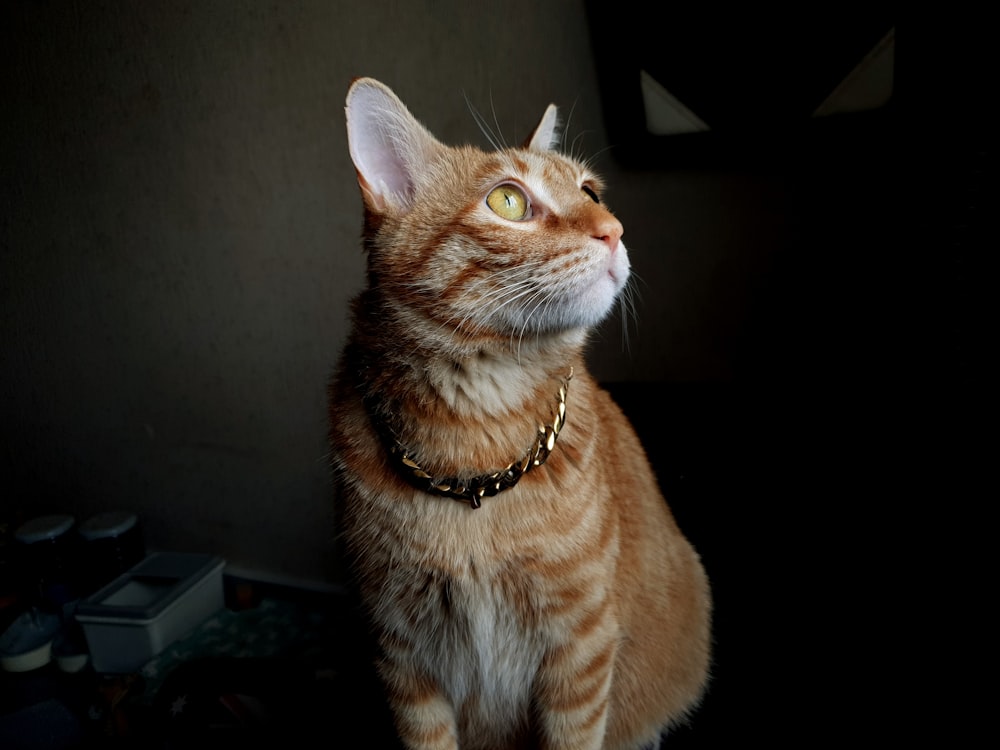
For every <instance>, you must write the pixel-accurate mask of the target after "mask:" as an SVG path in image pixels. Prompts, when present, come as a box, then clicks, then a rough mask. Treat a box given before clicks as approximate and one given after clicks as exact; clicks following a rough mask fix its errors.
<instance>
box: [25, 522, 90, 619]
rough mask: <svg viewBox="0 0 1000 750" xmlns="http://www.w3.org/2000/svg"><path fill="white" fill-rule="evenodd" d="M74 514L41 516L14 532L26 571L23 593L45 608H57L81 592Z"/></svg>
mask: <svg viewBox="0 0 1000 750" xmlns="http://www.w3.org/2000/svg"><path fill="white" fill-rule="evenodd" d="M75 525H76V520H75V519H74V518H73V516H70V515H65V514H55V515H50V516H38V517H37V518H32V519H31V520H28V521H25V522H24V523H23V524H21V525H20V526H19V527H18V528H17V531H15V532H14V541H15V543H16V545H17V557H18V559H19V560H20V562H21V570H22V571H24V573H23V574H24V580H23V586H24V589H25V590H24V596H25V597H26V598H27V600H28V601H29V602H31V603H33V604H37V605H39V606H41V607H43V608H46V609H58V608H60V607H62V605H64V604H66V603H67V602H70V601H72V600H74V599H76V598H77V597H78V596H79V586H78V584H79V578H78V572H79V571H78V565H77V563H78V547H77V539H76V537H75V535H74V534H72V533H71V531H72V530H73V527H74V526H75Z"/></svg>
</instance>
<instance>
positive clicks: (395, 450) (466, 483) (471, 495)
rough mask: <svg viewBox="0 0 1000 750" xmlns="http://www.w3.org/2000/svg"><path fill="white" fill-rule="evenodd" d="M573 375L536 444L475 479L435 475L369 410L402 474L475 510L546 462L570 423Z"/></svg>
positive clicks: (561, 388)
mask: <svg viewBox="0 0 1000 750" xmlns="http://www.w3.org/2000/svg"><path fill="white" fill-rule="evenodd" d="M572 377H573V368H572V367H571V368H570V370H569V374H568V375H567V376H566V377H565V378H564V379H563V381H562V385H560V386H559V392H558V398H557V402H556V409H555V413H554V415H553V417H552V421H551V424H544V425H539V426H538V434H537V436H536V437H535V444H534V445H533V446H532V447H531V449H530V450H529V451H528V452H527V453H525V454H524V456H522V457H521V458H520V459H519V460H517V461H511V462H510V463H509V464H507V466H505V467H504V468H502V469H500V471H495V472H493V473H492V474H482V475H480V476H478V477H472V478H471V479H458V478H447V479H440V478H437V477H433V476H431V474H429V473H428V472H426V471H425V470H424V469H423V467H421V466H420V464H418V463H417V462H416V461H414V460H413V459H412V458H411V457H410V454H409V452H408V451H407V450H406V448H405V447H404V446H403V445H402V444H401V443H400V442H399V440H398V439H397V438H396V436H395V435H394V434H393V433H392V430H391V429H390V428H389V427H388V425H386V424H385V423H384V422H383V421H381V420H379V419H377V418H376V417H375V412H374V411H373V410H372V409H370V408H369V410H368V413H369V415H370V416H371V419H372V422H373V423H374V424H375V427H376V428H377V429H378V432H379V434H380V436H381V437H382V441H383V442H384V443H385V445H386V448H387V449H388V452H389V458H390V460H391V462H392V464H393V467H394V468H395V469H396V471H397V472H398V473H399V475H400V476H401V477H402V478H403V479H405V480H406V481H407V482H409V483H410V484H412V485H413V486H414V487H416V488H417V489H420V490H423V491H424V492H428V493H430V494H432V495H438V496H441V497H450V498H452V499H454V500H460V501H462V502H465V503H468V504H469V505H470V506H471V507H472V508H473V509H475V508H478V507H480V505H482V499H483V498H484V497H492V496H493V495H496V494H499V493H500V492H503V491H504V490H506V489H510V488H511V487H513V486H514V485H515V484H517V483H518V482H519V481H520V479H521V477H522V476H524V475H525V474H527V473H528V472H529V471H531V470H532V469H533V468H535V467H536V466H541V465H542V464H543V463H545V461H546V459H547V458H548V457H549V454H550V453H551V452H552V449H553V448H554V447H555V444H556V438H557V437H559V432H560V431H561V430H562V428H563V425H565V424H566V392H567V390H568V389H569V381H570V379H571V378H572Z"/></svg>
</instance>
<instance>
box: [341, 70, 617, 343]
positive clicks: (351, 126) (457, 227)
mask: <svg viewBox="0 0 1000 750" xmlns="http://www.w3.org/2000/svg"><path fill="white" fill-rule="evenodd" d="M346 112H347V132H348V140H349V145H350V153H351V158H352V160H353V161H354V165H355V168H356V169H357V175H358V183H359V185H360V187H361V194H362V198H363V201H364V206H365V217H366V220H365V238H364V239H365V247H366V249H367V251H368V254H369V259H368V262H369V279H370V283H371V285H372V286H377V287H378V289H379V293H380V294H381V295H382V296H383V298H384V299H385V300H387V301H388V302H389V303H390V304H391V305H395V306H398V307H399V308H400V309H405V310H406V311H407V314H412V313H417V315H419V316H421V317H422V318H423V319H424V320H427V321H429V322H431V323H432V324H435V325H437V326H438V327H439V328H440V330H441V331H447V332H449V335H452V336H456V337H458V338H460V339H462V340H464V341H474V340H478V339H483V338H487V339H489V338H495V339H507V340H509V339H511V338H512V337H517V338H520V337H523V336H525V335H530V336H531V337H537V336H539V335H545V334H560V333H564V332H573V331H580V330H584V329H587V328H589V327H591V326H593V325H595V324H596V323H598V322H600V321H601V320H602V319H603V318H604V317H605V316H606V315H607V314H608V312H609V311H610V309H611V307H612V306H613V304H614V302H615V300H616V298H617V297H618V295H619V293H620V292H621V291H622V289H623V287H624V286H625V283H626V281H627V279H628V275H629V262H628V256H627V253H626V251H625V246H624V244H622V242H621V236H622V226H621V224H620V223H619V222H618V220H617V219H616V218H615V217H614V216H613V215H612V214H611V213H610V212H609V211H608V210H607V209H606V208H605V206H604V205H603V204H602V203H601V199H600V193H601V188H602V184H601V181H600V179H599V178H598V176H597V175H595V174H594V173H592V172H591V171H590V169H589V168H588V167H587V166H586V165H585V164H583V163H581V162H579V161H578V160H576V159H573V158H570V157H568V156H565V155H563V154H560V153H558V152H557V151H555V150H554V147H555V145H556V143H557V141H558V136H557V125H558V123H557V112H556V108H555V107H554V106H552V105H550V106H549V107H548V109H547V110H546V112H545V114H544V115H543V117H542V119H541V121H540V123H539V124H538V126H537V128H536V129H535V130H534V132H533V133H532V135H531V136H530V137H529V138H528V139H527V140H526V141H525V143H524V145H523V146H522V147H520V148H504V149H501V150H498V151H494V152H484V151H481V150H479V149H476V148H472V147H468V146H463V147H450V146H446V145H444V144H442V143H441V142H439V141H438V140H437V139H436V138H435V137H434V136H432V135H431V134H430V133H429V132H428V131H427V129H426V128H424V127H423V125H421V124H420V123H419V122H418V121H417V120H416V119H415V118H414V117H413V116H412V115H411V114H410V112H409V111H408V110H407V108H406V107H405V106H404V105H403V103H402V102H401V101H400V100H399V99H398V98H397V97H396V95H395V94H394V93H393V92H392V91H391V90H390V89H389V88H387V87H386V86H385V85H384V84H382V83H379V82H378V81H375V80H373V79H370V78H362V79H358V80H356V81H354V83H353V84H352V85H351V87H350V90H349V91H348V95H347V107H346Z"/></svg>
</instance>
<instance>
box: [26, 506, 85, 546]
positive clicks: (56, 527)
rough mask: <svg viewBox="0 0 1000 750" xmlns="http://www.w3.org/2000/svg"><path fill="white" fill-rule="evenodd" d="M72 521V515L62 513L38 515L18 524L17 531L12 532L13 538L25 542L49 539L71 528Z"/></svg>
mask: <svg viewBox="0 0 1000 750" xmlns="http://www.w3.org/2000/svg"><path fill="white" fill-rule="evenodd" d="M73 523H74V520H73V516H69V515H65V514H62V513H59V514H55V515H51V516H38V517H37V518H32V519H31V520H30V521H25V522H24V523H22V524H21V525H20V526H18V528H17V531H15V532H14V538H15V539H17V541H19V542H24V543H25V544H34V543H35V542H43V541H46V540H50V541H51V540H53V539H55V538H56V537H58V536H61V535H62V534H65V533H66V532H67V531H69V530H70V529H71V528H73Z"/></svg>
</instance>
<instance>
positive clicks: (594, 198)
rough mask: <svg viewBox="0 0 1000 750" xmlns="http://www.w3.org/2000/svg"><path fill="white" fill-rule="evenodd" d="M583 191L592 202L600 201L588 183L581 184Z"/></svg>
mask: <svg viewBox="0 0 1000 750" xmlns="http://www.w3.org/2000/svg"><path fill="white" fill-rule="evenodd" d="M583 192H585V193H586V194H587V195H589V196H590V199H591V200H592V201H594V203H600V202H601V199H600V198H598V197H597V193H595V192H594V189H593V188H591V187H590V186H589V185H584V186H583Z"/></svg>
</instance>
